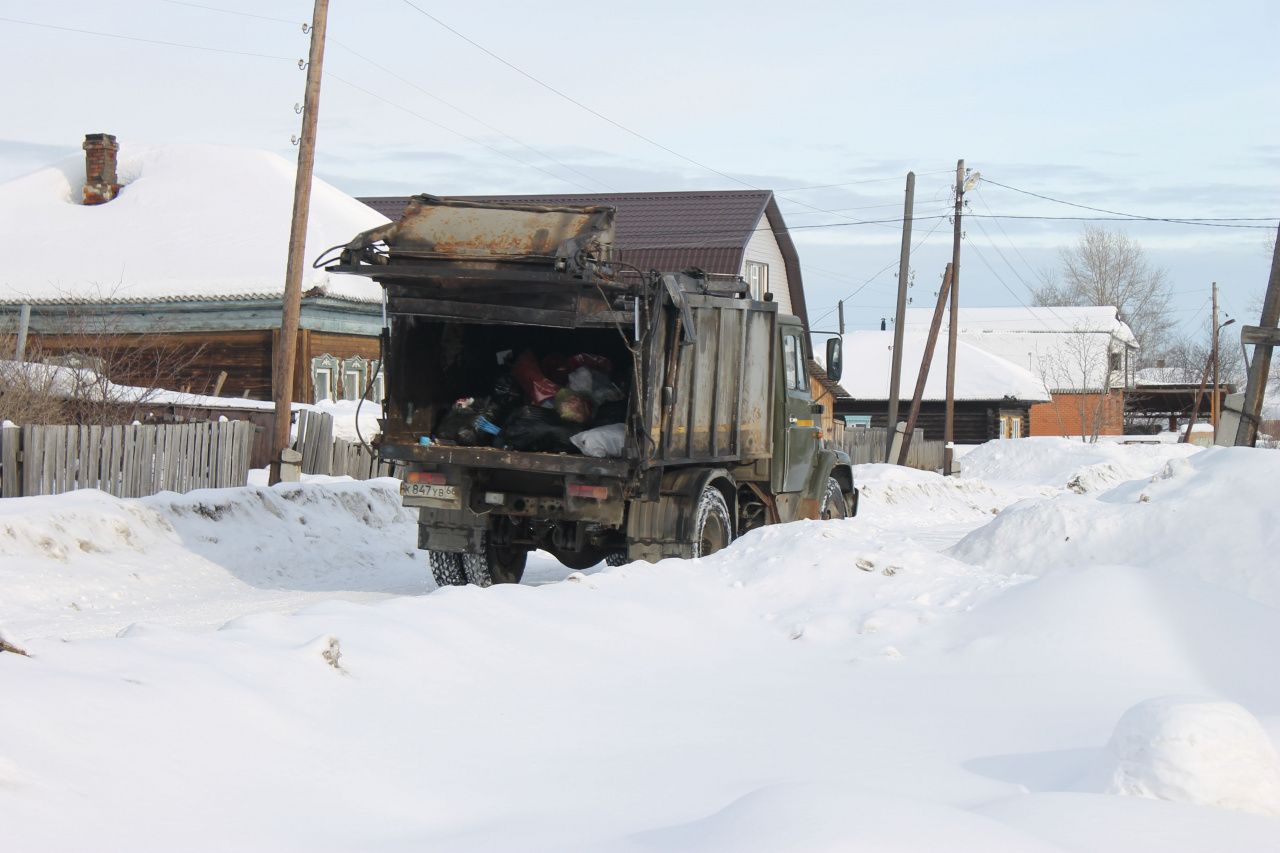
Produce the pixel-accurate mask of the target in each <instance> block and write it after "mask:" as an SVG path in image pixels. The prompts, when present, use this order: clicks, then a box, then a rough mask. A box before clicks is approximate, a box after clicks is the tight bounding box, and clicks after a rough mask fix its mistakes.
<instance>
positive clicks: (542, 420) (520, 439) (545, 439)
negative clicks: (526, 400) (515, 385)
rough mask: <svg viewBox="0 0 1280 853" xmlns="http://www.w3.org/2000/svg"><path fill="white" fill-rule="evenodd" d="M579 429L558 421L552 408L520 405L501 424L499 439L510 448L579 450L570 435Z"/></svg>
mask: <svg viewBox="0 0 1280 853" xmlns="http://www.w3.org/2000/svg"><path fill="white" fill-rule="evenodd" d="M581 431H582V427H581V426H578V425H575V424H565V423H561V422H560V419H559V418H558V417H557V416H556V413H555V411H554V410H553V409H545V408H543V407H541V406H521V407H520V408H518V409H516V410H515V411H514V412H512V413H511V417H509V418H507V422H506V423H505V424H504V425H503V427H502V442H503V443H504V444H505V445H506V446H507V447H509V448H511V449H512V450H523V451H530V452H535V453H581V451H580V450H578V448H577V447H575V446H574V444H573V442H572V441H570V440H569V439H570V438H572V437H573V436H574V435H576V434H577V433H579V432H581Z"/></svg>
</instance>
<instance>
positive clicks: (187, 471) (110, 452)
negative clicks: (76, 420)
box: [0, 421, 257, 498]
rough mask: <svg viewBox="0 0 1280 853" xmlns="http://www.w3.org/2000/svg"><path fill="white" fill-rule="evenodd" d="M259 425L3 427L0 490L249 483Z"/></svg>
mask: <svg viewBox="0 0 1280 853" xmlns="http://www.w3.org/2000/svg"><path fill="white" fill-rule="evenodd" d="M256 432H257V427H255V426H254V424H252V423H250V422H248V421H230V422H222V423H187V424H134V425H132V426H109V427H102V426H98V425H94V426H27V427H21V428H18V427H11V428H5V429H3V430H0V497H6V498H8V497H21V496H23V495H52V494H59V493H62V492H69V491H73V490H75V489H85V488H89V489H102V490H103V491H105V492H109V493H110V494H113V495H116V496H117V497H142V496H144V495H150V494H155V493H156V492H158V491H163V490H165V489H172V490H175V491H190V490H192V489H198V488H221V487H226V486H243V485H244V484H245V482H246V480H247V477H248V471H249V459H250V454H251V452H252V449H253V441H254V438H255V435H256Z"/></svg>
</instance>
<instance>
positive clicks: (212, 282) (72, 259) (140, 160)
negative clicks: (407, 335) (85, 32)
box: [0, 143, 387, 302]
mask: <svg viewBox="0 0 1280 853" xmlns="http://www.w3.org/2000/svg"><path fill="white" fill-rule="evenodd" d="M118 170H119V177H120V182H121V183H122V184H123V185H124V188H123V189H122V190H121V192H120V195H119V196H118V197H117V198H115V199H113V200H112V201H109V202H107V203H106V204H101V205H92V206H86V205H83V204H80V203H79V202H80V198H81V188H82V187H83V186H84V178H85V164H84V158H83V157H69V158H67V159H65V160H62V161H60V162H58V163H56V164H54V165H52V166H48V167H45V168H43V169H40V170H38V171H35V172H32V173H31V174H28V175H24V176H22V177H20V178H15V179H13V180H11V181H8V182H6V183H4V184H0V233H3V234H4V235H5V244H6V245H8V246H10V247H12V249H11V250H10V251H8V252H6V253H5V260H4V265H3V267H0V302H41V301H43V302H65V301H112V302H117V301H128V300H138V301H140V300H185V299H198V300H202V301H208V300H221V299H234V298H246V297H247V298H262V297H266V298H270V297H278V296H280V295H281V294H282V293H283V292H284V278H285V265H286V262H287V254H288V243H289V221H290V215H291V211H292V209H293V184H294V175H295V167H294V164H293V163H290V162H289V161H287V160H285V159H284V158H283V157H280V156H278V155H276V154H273V153H271V152H269V151H261V150H257V149H251V148H234V147H227V146H219V145H158V146H153V147H145V148H144V147H137V146H131V145H129V144H127V143H125V144H123V145H122V146H121V149H120V156H119V166H118ZM386 221H387V219H386V217H384V216H382V215H381V214H379V213H376V212H375V211H373V210H371V209H370V208H369V207H367V206H366V205H364V204H362V203H361V202H359V201H357V200H355V199H354V198H352V197H350V196H348V195H346V194H345V193H343V192H342V191H340V190H338V189H336V188H335V187H333V186H331V185H329V184H327V183H325V182H324V181H321V180H316V181H314V182H313V184H312V191H311V212H310V217H309V222H308V227H307V242H306V251H305V254H304V258H305V261H306V267H305V269H304V272H303V279H302V289H303V292H307V291H316V292H317V293H320V294H324V295H328V296H332V297H335V298H339V299H346V300H352V301H359V302H376V301H379V300H380V299H381V291H380V288H379V286H378V285H377V284H375V283H373V282H372V281H371V280H369V279H366V278H363V277H360V276H344V275H331V274H329V273H327V272H325V271H324V270H316V269H312V268H311V263H312V261H314V260H315V258H316V257H317V256H318V255H319V254H320V253H321V252H322V251H324V250H325V249H327V248H329V247H330V246H334V245H337V244H340V243H346V242H347V241H349V240H350V239H351V238H352V237H354V236H355V235H356V234H357V233H359V232H360V231H364V230H366V229H368V228H372V227H374V226H377V225H380V224H382V223H385V222H386Z"/></svg>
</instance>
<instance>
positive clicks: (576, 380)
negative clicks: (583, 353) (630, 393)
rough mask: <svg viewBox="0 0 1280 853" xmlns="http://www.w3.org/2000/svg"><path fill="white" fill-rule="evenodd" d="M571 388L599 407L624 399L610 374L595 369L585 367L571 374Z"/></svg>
mask: <svg viewBox="0 0 1280 853" xmlns="http://www.w3.org/2000/svg"><path fill="white" fill-rule="evenodd" d="M569 387H570V388H571V389H573V390H574V391H577V392H578V393H579V394H585V395H586V396H588V397H590V398H591V402H593V403H595V404H596V405H599V404H601V403H608V402H610V401H613V400H621V399H622V396H623V394H622V389H621V388H619V387H618V386H617V385H615V384H613V380H612V379H610V378H609V374H608V373H605V372H604V371H603V370H600V369H598V368H595V367H587V366H586V365H583V366H582V367H579V368H577V369H575V370H574V371H573V372H572V373H570V374H569Z"/></svg>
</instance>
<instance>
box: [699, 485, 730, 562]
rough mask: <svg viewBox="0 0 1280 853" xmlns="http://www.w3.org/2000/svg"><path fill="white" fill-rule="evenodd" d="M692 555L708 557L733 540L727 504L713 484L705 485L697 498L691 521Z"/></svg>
mask: <svg viewBox="0 0 1280 853" xmlns="http://www.w3.org/2000/svg"><path fill="white" fill-rule="evenodd" d="M692 538H693V541H692V543H691V544H692V545H693V556H694V557H708V556H710V555H712V554H714V553H715V552H716V551H719V550H721V549H722V548H727V547H728V546H729V543H730V542H732V541H733V521H732V520H731V519H730V517H729V505H728V504H726V503H725V502H724V495H722V494H720V490H719V489H717V488H716V487H715V486H707V487H706V488H705V489H703V490H702V495H701V497H699V498H698V508H697V511H696V512H695V513H694V521H693V537H692Z"/></svg>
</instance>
